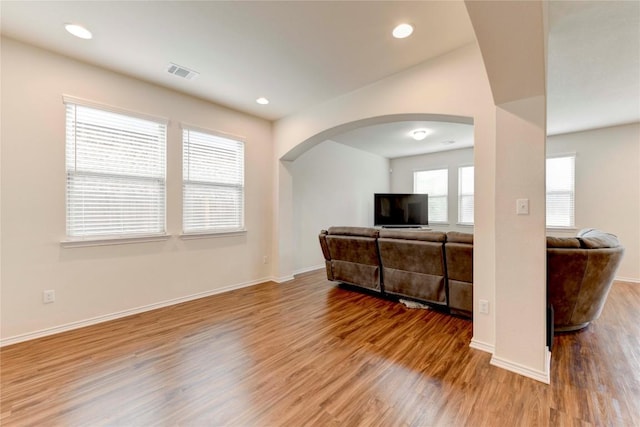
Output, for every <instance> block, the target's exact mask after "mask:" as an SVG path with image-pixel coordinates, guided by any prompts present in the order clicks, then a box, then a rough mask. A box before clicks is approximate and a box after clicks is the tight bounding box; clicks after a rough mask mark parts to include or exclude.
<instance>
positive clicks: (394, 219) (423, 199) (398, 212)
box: [373, 193, 429, 227]
mask: <svg viewBox="0 0 640 427" xmlns="http://www.w3.org/2000/svg"><path fill="white" fill-rule="evenodd" d="M373 205H374V219H373V222H374V225H376V226H381V227H421V226H426V225H429V196H428V195H427V194H380V193H376V194H374V202H373Z"/></svg>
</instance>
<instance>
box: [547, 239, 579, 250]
mask: <svg viewBox="0 0 640 427" xmlns="http://www.w3.org/2000/svg"><path fill="white" fill-rule="evenodd" d="M547 247H548V248H572V249H579V248H580V240H578V239H577V238H576V237H552V236H547Z"/></svg>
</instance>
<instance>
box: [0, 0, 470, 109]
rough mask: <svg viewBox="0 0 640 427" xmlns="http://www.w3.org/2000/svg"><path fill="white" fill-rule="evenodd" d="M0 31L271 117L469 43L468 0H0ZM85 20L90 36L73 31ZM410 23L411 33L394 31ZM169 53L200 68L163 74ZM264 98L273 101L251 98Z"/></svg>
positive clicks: (175, 59)
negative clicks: (69, 27) (188, 73)
mask: <svg viewBox="0 0 640 427" xmlns="http://www.w3.org/2000/svg"><path fill="white" fill-rule="evenodd" d="M1 8H2V33H3V34H5V35H7V36H10V37H12V38H15V39H19V40H22V41H26V42H28V43H31V44H34V45H37V46H42V47H45V48H47V49H50V50H53V51H56V52H60V53H63V54H65V55H68V56H71V57H74V58H78V59H81V60H83V61H86V62H90V63H95V64H98V65H100V66H102V67H106V68H109V69H112V70H115V71H118V72H121V73H125V74H129V75H132V76H135V77H138V78H140V79H144V80H148V81H151V82H154V83H157V84H160V85H162V86H167V87H171V88H174V89H176V90H180V91H183V92H186V93H189V94H192V95H195V96H198V97H201V98H204V99H207V100H210V101H213V102H215V103H218V104H222V105H226V106H228V107H231V108H234V109H237V110H241V111H245V112H249V113H251V114H254V115H257V116H260V117H264V118H266V119H270V120H275V119H278V118H281V117H284V116H286V115H289V114H291V113H294V112H296V111H299V110H301V109H303V108H305V107H307V106H310V105H314V104H317V103H321V102H323V101H326V100H329V99H331V98H334V97H337V96H339V95H342V94H344V93H347V92H351V91H353V90H356V89H358V88H360V87H362V86H365V85H368V84H370V83H373V82H375V81H377V80H380V79H381V78H384V77H386V76H389V75H391V74H394V73H397V72H399V71H402V70H404V69H406V68H408V67H411V66H413V65H416V64H419V63H421V62H424V61H425V60H427V59H429V58H432V57H435V56H438V55H441V54H443V53H445V52H448V51H451V50H453V49H456V48H458V47H460V46H462V45H465V44H468V43H471V42H473V41H474V34H473V29H472V27H471V23H470V21H469V18H468V16H467V13H466V9H465V7H464V4H463V3H462V2H461V1H452V2H428V1H427V2H425V1H418V2H416V1H388V2H384V1H381V2H377V1H362V2H360V1H343V2H340V1H337V2H328V1H309V2H307V1H299V2H296V1H289V2H275V1H247V2H245V1H229V2H223V1H193V2H191V1H140V2H137V1H123V2H119V1H107V2H102V1H78V2H73V1H68V2H60V1H50V2H29V1H16V2H7V1H2V2H1ZM69 22H72V23H78V24H82V25H84V26H86V27H87V28H89V29H90V30H91V31H92V32H93V35H94V38H93V39H92V40H90V41H87V40H80V39H77V38H75V37H73V36H71V35H69V34H68V33H67V32H66V31H65V30H64V28H63V24H65V23H69ZM401 22H411V23H412V24H413V25H414V26H415V31H414V34H413V35H412V36H411V37H410V38H407V39H403V40H397V39H394V38H393V37H392V36H391V30H392V29H393V27H394V26H396V25H397V24H399V23H401ZM169 62H174V63H176V64H179V65H182V66H184V67H187V68H190V69H193V70H195V71H198V72H199V73H200V76H199V77H198V78H197V79H195V80H193V81H186V80H183V79H179V78H178V77H175V76H173V75H170V74H168V73H167V72H166V68H167V65H168V63H169ZM262 96H264V97H267V98H268V99H269V100H270V101H271V103H270V104H269V105H267V106H260V105H258V104H256V102H255V100H256V98H258V97H262Z"/></svg>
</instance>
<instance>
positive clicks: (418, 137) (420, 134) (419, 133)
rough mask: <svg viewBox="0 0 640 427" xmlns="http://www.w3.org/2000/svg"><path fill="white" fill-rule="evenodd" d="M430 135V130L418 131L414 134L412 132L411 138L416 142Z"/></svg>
mask: <svg viewBox="0 0 640 427" xmlns="http://www.w3.org/2000/svg"><path fill="white" fill-rule="evenodd" d="M430 133H431V131H430V130H428V129H416V130H414V131H413V132H411V138H413V139H415V140H416V141H422V140H423V139H425V138H426V137H427V135H429V134H430Z"/></svg>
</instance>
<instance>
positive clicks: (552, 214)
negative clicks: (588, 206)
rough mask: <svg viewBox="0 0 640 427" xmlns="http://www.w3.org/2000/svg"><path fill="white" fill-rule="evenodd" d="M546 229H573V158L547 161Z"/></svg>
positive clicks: (558, 158) (554, 158)
mask: <svg viewBox="0 0 640 427" xmlns="http://www.w3.org/2000/svg"><path fill="white" fill-rule="evenodd" d="M546 178H547V227H574V226H575V220H574V211H575V200H574V198H575V188H574V180H575V156H565V157H552V158H549V159H547V173H546Z"/></svg>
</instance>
